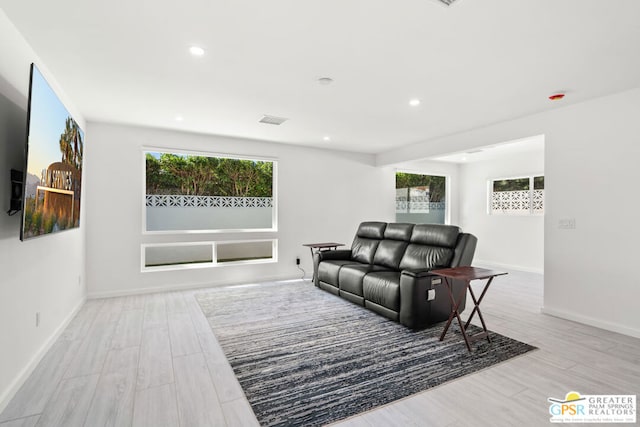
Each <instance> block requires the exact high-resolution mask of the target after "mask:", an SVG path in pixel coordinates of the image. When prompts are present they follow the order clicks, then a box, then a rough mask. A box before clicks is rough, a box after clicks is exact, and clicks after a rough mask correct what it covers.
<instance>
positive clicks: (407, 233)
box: [384, 223, 414, 242]
mask: <svg viewBox="0 0 640 427" xmlns="http://www.w3.org/2000/svg"><path fill="white" fill-rule="evenodd" d="M413 226H414V224H403V223H391V224H387V228H386V229H385V230H384V238H385V239H392V240H403V241H405V242H408V241H409V240H411V232H412V231H413Z"/></svg>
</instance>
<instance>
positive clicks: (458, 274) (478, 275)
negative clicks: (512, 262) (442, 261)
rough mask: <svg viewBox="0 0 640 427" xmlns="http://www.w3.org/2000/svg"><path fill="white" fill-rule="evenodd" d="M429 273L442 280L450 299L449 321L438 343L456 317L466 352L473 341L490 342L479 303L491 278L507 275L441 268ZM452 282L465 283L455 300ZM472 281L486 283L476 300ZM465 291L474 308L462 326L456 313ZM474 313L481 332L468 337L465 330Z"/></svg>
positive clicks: (466, 269) (478, 269)
mask: <svg viewBox="0 0 640 427" xmlns="http://www.w3.org/2000/svg"><path fill="white" fill-rule="evenodd" d="M431 273H433V274H435V275H437V276H440V277H442V278H444V283H445V285H446V286H447V290H448V291H449V298H451V314H450V315H449V320H447V325H446V326H445V327H444V331H442V335H440V341H442V340H444V336H445V335H446V334H447V331H448V330H449V326H451V321H452V320H453V318H454V317H456V318H457V319H458V323H459V324H460V331H461V332H462V337H463V338H464V342H465V344H466V345H467V350H469V352H471V343H472V342H474V341H477V340H480V339H482V338H486V339H487V341H489V342H491V338H489V331H488V330H487V325H486V324H485V323H484V318H483V317H482V313H481V312H480V303H481V302H482V299H483V298H484V296H485V294H486V293H487V290H488V289H489V285H491V282H492V281H493V278H494V277H496V276H502V275H504V274H507V273H505V272H502V271H495V270H488V269H486V268H479V267H455V268H443V269H440V270H432V271H431ZM453 280H461V281H463V282H465V283H466V286H465V287H464V288H463V290H462V291H461V294H460V295H459V296H458V298H457V299H456V297H455V295H453V288H452V283H451V281H453ZM472 280H486V281H487V283H486V284H485V285H484V288H483V289H482V293H481V294H480V298H476V295H475V294H474V293H473V289H472V288H471V281H472ZM467 289H468V290H469V293H470V294H471V298H472V299H473V304H474V307H473V310H472V311H471V315H470V316H469V318H468V319H467V322H466V323H465V324H464V325H463V324H462V319H461V318H460V313H459V312H458V307H459V305H460V302H462V299H463V297H464V294H465V292H467ZM476 313H478V317H479V318H480V322H481V323H482V332H480V333H479V334H476V335H473V336H469V335H468V334H467V328H468V327H469V324H470V323H471V319H473V316H474V315H475V314H476Z"/></svg>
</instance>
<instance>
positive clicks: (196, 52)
mask: <svg viewBox="0 0 640 427" xmlns="http://www.w3.org/2000/svg"><path fill="white" fill-rule="evenodd" d="M189 53H191V55H193V56H202V55H204V49H203V48H201V47H199V46H191V47H190V48H189Z"/></svg>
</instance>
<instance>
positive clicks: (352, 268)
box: [338, 264, 387, 296]
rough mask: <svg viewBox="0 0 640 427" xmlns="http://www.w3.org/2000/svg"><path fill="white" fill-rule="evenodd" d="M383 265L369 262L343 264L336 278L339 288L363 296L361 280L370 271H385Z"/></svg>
mask: <svg viewBox="0 0 640 427" xmlns="http://www.w3.org/2000/svg"><path fill="white" fill-rule="evenodd" d="M385 270H387V269H385V268H384V267H381V266H378V265H371V264H359V265H356V264H353V265H345V266H343V267H342V268H341V269H340V272H339V274H338V278H339V280H340V290H341V291H346V292H350V293H352V294H355V295H358V296H363V294H362V281H363V280H364V277H365V276H366V275H367V274H368V273H371V272H372V271H385Z"/></svg>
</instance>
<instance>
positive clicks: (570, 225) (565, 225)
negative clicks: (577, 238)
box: [558, 218, 576, 230]
mask: <svg viewBox="0 0 640 427" xmlns="http://www.w3.org/2000/svg"><path fill="white" fill-rule="evenodd" d="M558 228H560V229H562V230H573V229H575V228H576V219H575V218H562V219H561V220H560V221H558Z"/></svg>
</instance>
